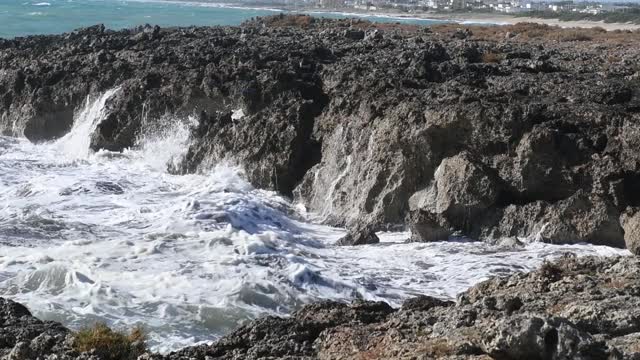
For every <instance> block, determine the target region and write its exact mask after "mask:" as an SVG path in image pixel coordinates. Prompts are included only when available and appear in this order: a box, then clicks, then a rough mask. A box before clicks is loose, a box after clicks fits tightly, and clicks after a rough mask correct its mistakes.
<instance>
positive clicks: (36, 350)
mask: <svg viewBox="0 0 640 360" xmlns="http://www.w3.org/2000/svg"><path fill="white" fill-rule="evenodd" d="M71 342H72V338H71V336H70V332H69V330H67V329H66V328H64V327H63V326H62V325H60V324H58V323H55V322H51V321H40V320H38V319H36V318H35V317H33V316H32V315H31V313H30V312H29V310H27V308H25V307H24V306H22V305H20V304H18V303H15V302H13V301H11V300H7V299H3V298H0V357H1V358H2V359H7V360H22V359H25V360H26V359H36V358H40V359H43V358H45V357H47V356H49V355H59V354H64V353H66V352H67V351H69V349H70V348H71Z"/></svg>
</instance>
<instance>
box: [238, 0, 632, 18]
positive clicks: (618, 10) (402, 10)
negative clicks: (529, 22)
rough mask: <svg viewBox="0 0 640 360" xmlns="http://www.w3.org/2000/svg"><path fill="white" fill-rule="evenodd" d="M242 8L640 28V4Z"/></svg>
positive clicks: (354, 0) (432, 0)
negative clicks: (506, 18)
mask: <svg viewBox="0 0 640 360" xmlns="http://www.w3.org/2000/svg"><path fill="white" fill-rule="evenodd" d="M242 3H243V4H252V5H256V6H270V7H277V8H282V9H289V10H296V9H298V10H309V9H317V10H320V11H334V10H338V11H350V12H355V13H370V14H384V13H393V14H396V15H398V14H399V15H404V16H414V15H415V16H424V15H425V14H431V15H437V16H436V18H438V17H441V16H443V15H444V16H446V15H451V14H455V15H461V14H462V15H467V16H469V15H491V14H494V15H509V16H511V17H526V18H539V19H557V20H559V21H590V22H603V23H620V24H640V3H638V2H607V1H602V2H597V1H532V0H273V1H256V0H253V1H252V0H249V1H242Z"/></svg>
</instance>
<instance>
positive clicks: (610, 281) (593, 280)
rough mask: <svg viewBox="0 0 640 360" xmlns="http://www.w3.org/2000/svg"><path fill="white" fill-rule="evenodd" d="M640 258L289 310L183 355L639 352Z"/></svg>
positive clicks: (623, 355) (560, 265)
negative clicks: (455, 289) (435, 294)
mask: <svg viewBox="0 0 640 360" xmlns="http://www.w3.org/2000/svg"><path fill="white" fill-rule="evenodd" d="M639 274H640V260H639V259H637V258H633V257H623V258H614V259H599V258H581V259H576V258H573V257H571V256H567V257H565V258H563V259H561V260H559V261H558V262H556V263H547V264H545V265H544V266H543V267H542V268H541V269H540V270H538V271H535V272H532V273H529V274H517V275H513V276H511V277H508V278H495V279H491V280H488V281H486V282H483V283H480V284H478V285H477V286H475V287H473V288H471V289H470V290H469V291H467V292H465V293H462V294H460V295H459V296H458V298H457V300H456V302H455V303H453V302H447V301H442V300H438V299H434V298H431V297H428V296H422V297H418V298H414V299H410V300H408V301H406V302H405V303H404V305H403V306H402V308H400V309H397V310H393V309H391V308H389V307H388V306H386V305H385V304H384V303H375V302H362V301H357V302H355V303H353V304H351V305H347V304H340V303H334V302H326V303H320V304H314V305H309V306H306V307H304V308H303V309H302V310H300V311H298V312H296V313H294V314H293V315H292V316H291V317H290V318H286V319H283V318H275V317H267V318H263V319H260V320H257V321H254V322H252V323H249V324H247V325H245V326H243V327H241V328H239V329H237V330H236V331H234V332H232V333H231V334H229V335H227V336H225V337H224V338H223V339H222V340H220V341H219V342H217V343H214V344H213V345H202V346H198V347H193V348H186V349H183V350H181V351H178V352H176V353H172V354H169V355H166V356H159V355H149V356H148V358H153V359H156V360H160V359H165V360H178V359H180V360H183V359H205V358H214V359H259V358H278V359H283V358H286V359H410V358H411V359H413V358H415V359H636V358H638V356H640V347H639V346H638V342H637V340H638V339H639V338H640V278H639V276H640V275H639Z"/></svg>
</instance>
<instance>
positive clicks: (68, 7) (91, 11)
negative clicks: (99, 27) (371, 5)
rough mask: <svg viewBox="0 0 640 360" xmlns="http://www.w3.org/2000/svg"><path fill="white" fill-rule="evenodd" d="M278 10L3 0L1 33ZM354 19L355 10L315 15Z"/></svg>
mask: <svg viewBox="0 0 640 360" xmlns="http://www.w3.org/2000/svg"><path fill="white" fill-rule="evenodd" d="M279 12H281V11H279V10H277V9H250V8H231V7H221V6H219V5H217V4H212V3H206V2H198V1H197V0H196V1H193V2H181V1H163V0H151V1H141V0H0V37H2V38H13V37H16V36H25V35H35V34H59V33H63V32H68V31H71V30H74V29H77V28H80V27H85V26H91V25H95V24H104V25H105V26H106V27H108V28H111V29H121V28H128V27H134V26H137V25H143V24H154V25H160V26H189V25H238V24H240V23H241V22H243V21H245V20H247V19H249V18H252V17H255V16H266V15H273V14H277V13H279ZM314 15H315V16H327V17H338V18H339V17H353V16H354V15H353V14H339V13H332V14H314ZM365 18H366V19H368V20H372V21H380V22H396V21H400V22H405V23H420V24H425V25H429V24H432V23H434V22H435V21H432V20H418V19H398V18H389V17H384V16H366V17H365Z"/></svg>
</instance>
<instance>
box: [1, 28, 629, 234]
mask: <svg viewBox="0 0 640 360" xmlns="http://www.w3.org/2000/svg"><path fill="white" fill-rule="evenodd" d="M567 31H569V30H567ZM585 31H586V30H585ZM383 33H384V35H383ZM507 34H508V35H509V36H507ZM534 34H535V36H534ZM568 35H570V34H569V33H566V32H565V31H564V30H561V29H558V28H550V27H545V26H539V25H531V24H529V25H515V26H510V27H500V28H489V29H487V28H482V27H478V28H474V29H472V30H471V31H469V30H465V29H458V26H453V27H452V26H449V27H446V26H444V27H443V26H441V27H437V26H436V27H433V28H432V29H431V30H428V29H427V30H425V29H424V28H420V27H414V26H401V25H390V24H378V25H375V24H371V23H368V22H365V21H358V20H328V19H314V18H311V17H306V16H301V17H286V16H284V17H280V16H277V17H273V18H261V19H256V20H254V21H250V22H247V23H246V24H243V25H242V26H240V27H209V28H207V27H191V28H172V29H160V28H158V27H151V26H144V27H139V28H137V29H131V30H121V31H111V30H107V29H105V28H104V27H100V26H96V27H91V28H87V29H82V30H78V31H75V32H73V33H70V34H65V35H56V36H33V37H26V38H18V39H12V40H3V41H1V42H0V68H1V69H2V70H1V71H0V132H1V133H3V134H10V135H24V136H26V137H28V138H29V139H31V140H33V141H42V140H49V139H52V138H56V137H59V136H61V135H62V134H64V133H65V132H66V131H68V130H69V128H70V127H71V125H72V122H73V113H74V112H75V111H77V110H78V108H79V107H81V106H83V104H84V103H85V100H86V98H87V96H89V95H91V96H97V95H99V94H100V93H102V92H104V91H106V90H107V89H109V88H114V87H119V88H120V90H119V91H118V92H117V93H116V94H115V95H114V96H113V97H112V98H110V99H109V101H108V102H107V106H106V107H107V116H106V118H105V119H104V120H103V121H102V122H101V123H100V124H98V127H97V130H96V131H95V132H94V133H93V134H92V137H91V146H92V148H93V149H100V148H104V149H109V150H112V151H117V150H121V149H123V148H126V147H131V146H135V142H136V139H137V138H138V136H139V135H140V134H141V132H142V131H143V130H144V129H151V130H152V131H153V130H157V129H156V128H157V127H161V126H163V124H166V121H159V120H160V119H161V118H163V117H165V116H167V115H168V116H173V117H175V118H182V119H184V118H186V117H192V118H193V119H195V120H196V121H197V123H198V124H197V126H196V127H195V129H194V131H193V142H192V144H191V146H190V147H189V149H188V151H187V153H186V157H185V159H184V160H183V161H182V164H181V165H180V166H178V167H177V168H173V169H172V171H175V172H193V171H197V170H198V169H203V168H207V167H209V166H211V165H212V164H215V163H216V162H218V161H221V160H230V161H232V162H235V163H238V164H239V165H241V166H242V167H243V168H244V169H245V171H246V174H247V177H248V179H249V180H250V181H251V182H252V183H253V184H254V185H256V186H258V187H262V188H269V189H276V190H278V191H280V192H281V193H283V194H285V195H289V196H293V197H295V198H296V200H299V201H301V202H302V203H304V204H305V205H306V206H307V208H308V209H309V210H312V211H314V212H316V213H319V214H320V215H322V218H323V219H326V222H327V223H329V224H332V225H338V226H346V227H348V228H349V229H351V230H352V232H353V231H355V229H360V228H362V227H365V226H371V227H373V228H374V229H381V228H384V227H387V226H389V225H397V224H403V223H405V222H408V223H409V225H410V227H411V228H412V229H413V230H414V233H413V235H412V237H413V239H414V240H417V241H433V240H443V239H446V238H448V236H450V235H451V234H455V233H462V235H465V236H467V237H471V238H477V239H482V240H484V239H491V238H503V237H509V238H514V237H525V236H531V235H536V236H539V237H540V238H541V239H544V240H546V241H551V242H578V241H587V242H593V243H598V244H607V245H612V246H624V244H625V242H626V244H630V243H634V242H636V241H637V240H636V239H635V235H632V234H627V231H629V232H630V233H634V232H633V230H632V229H633V225H631V224H632V223H633V222H628V221H622V220H623V218H622V216H623V215H622V214H625V215H624V216H626V217H625V219H627V218H628V219H632V218H633V215H634V211H635V209H638V207H639V206H640V195H638V194H640V155H639V154H640V115H639V114H640V91H639V90H638V89H640V77H639V76H638V73H639V72H640V69H638V66H637V64H638V63H640V51H637V50H638V47H637V43H638V41H637V40H638V36H640V35H638V34H615V33H594V40H593V41H584V42H579V43H576V42H574V41H571V37H570V36H568ZM439 169H440V170H439ZM438 171H440V173H439V172H438ZM467 176H468V177H470V178H469V179H468V180H469V182H468V183H467V182H465V181H464V180H465V177H467ZM623 223H624V224H626V225H624V224H623ZM627 229H629V230H627Z"/></svg>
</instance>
